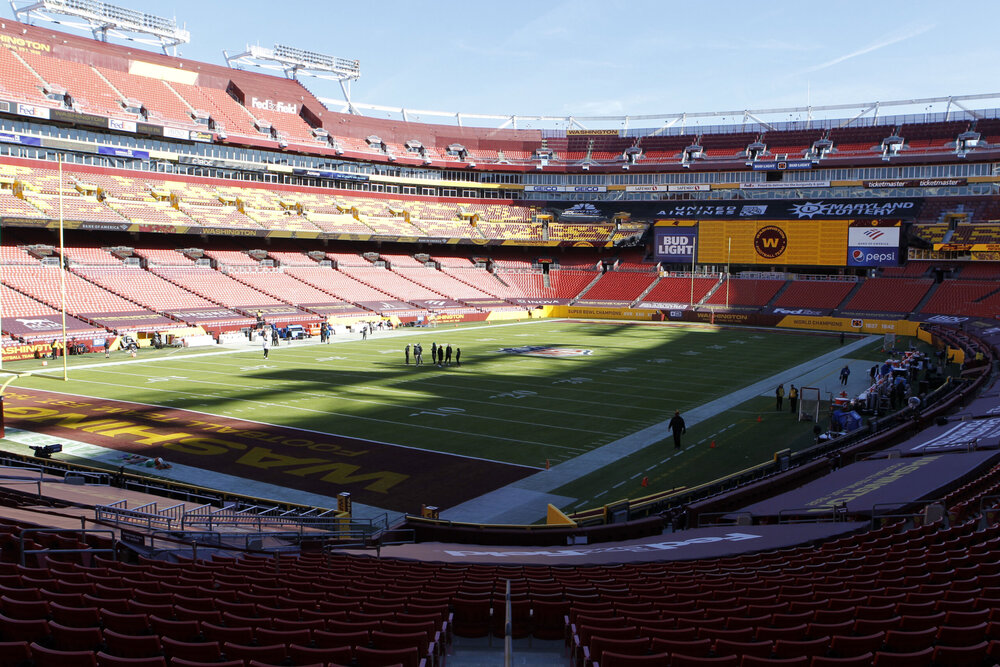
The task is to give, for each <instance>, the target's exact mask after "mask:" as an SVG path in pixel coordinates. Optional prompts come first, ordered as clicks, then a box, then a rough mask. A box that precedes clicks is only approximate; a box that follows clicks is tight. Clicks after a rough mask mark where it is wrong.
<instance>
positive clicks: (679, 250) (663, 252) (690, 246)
mask: <svg viewBox="0 0 1000 667" xmlns="http://www.w3.org/2000/svg"><path fill="white" fill-rule="evenodd" d="M654 240H655V244H656V246H655V250H654V251H653V254H654V257H655V259H656V261H658V262H670V263H678V262H684V263H690V262H691V259H692V258H693V255H694V250H695V245H696V243H697V240H698V227H697V226H687V225H685V226H680V225H678V226H662V227H661V226H660V225H659V224H657V225H656V227H655V229H654Z"/></svg>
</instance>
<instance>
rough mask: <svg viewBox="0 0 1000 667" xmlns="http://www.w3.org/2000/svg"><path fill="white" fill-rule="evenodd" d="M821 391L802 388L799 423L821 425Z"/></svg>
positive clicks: (800, 392)
mask: <svg viewBox="0 0 1000 667" xmlns="http://www.w3.org/2000/svg"><path fill="white" fill-rule="evenodd" d="M819 404H820V398H819V389H818V388H816V387H801V388H800V389H799V421H811V422H815V423H819Z"/></svg>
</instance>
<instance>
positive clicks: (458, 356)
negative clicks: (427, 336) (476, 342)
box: [403, 343, 462, 368]
mask: <svg viewBox="0 0 1000 667" xmlns="http://www.w3.org/2000/svg"><path fill="white" fill-rule="evenodd" d="M454 359H455V365H456V366H461V365H462V348H460V347H456V348H455V349H454ZM403 362H404V363H405V364H406V365H407V366H409V365H410V345H409V343H407V345H406V347H405V348H404V349H403ZM413 363H414V365H415V366H423V365H424V347H423V345H421V344H420V343H416V344H414V346H413ZM431 363H432V364H437V366H438V368H441V367H442V366H451V363H452V349H451V344H448V345H447V346H445V345H438V344H437V343H431Z"/></svg>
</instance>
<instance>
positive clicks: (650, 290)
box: [632, 276, 662, 305]
mask: <svg viewBox="0 0 1000 667" xmlns="http://www.w3.org/2000/svg"><path fill="white" fill-rule="evenodd" d="M660 280H662V277H661V276H656V280H654V281H653V284H652V285H650V286H649V287H647V288H646V289H644V290H643V291H642V294H640V295H639V296H638V297H636V300H635V301H634V302H633V304H632V305H635V304H637V303H642V300H643V299H645V298H646V295H647V294H649V293H650V292H652V291H653V288H654V287H656V286H657V284H659V282H660Z"/></svg>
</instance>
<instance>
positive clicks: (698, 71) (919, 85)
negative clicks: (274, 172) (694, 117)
mask: <svg viewBox="0 0 1000 667" xmlns="http://www.w3.org/2000/svg"><path fill="white" fill-rule="evenodd" d="M116 4H119V5H121V6H125V7H129V8H132V9H138V10H142V11H146V12H149V13H153V14H157V15H160V16H166V17H170V18H176V19H177V20H178V22H179V23H181V24H184V25H185V26H186V27H187V29H188V30H190V32H191V37H192V41H191V43H189V44H186V45H184V46H182V47H181V54H182V55H183V56H185V57H188V58H193V59H196V60H203V61H207V62H213V63H220V64H221V63H223V62H224V60H223V57H222V50H223V49H227V50H229V51H238V50H241V49H242V48H243V47H244V45H245V44H246V43H258V44H260V45H261V46H267V47H270V46H273V45H274V44H275V43H282V44H288V45H291V46H297V47H300V48H304V49H309V50H313V51H319V52H322V53H327V54H330V55H335V56H339V57H346V58H357V59H358V60H360V61H361V68H362V78H361V80H360V81H358V82H356V83H355V84H354V86H353V96H354V99H355V100H356V101H360V102H367V103H373V104H384V105H389V106H406V107H408V108H410V109H430V110H441V111H463V112H468V113H491V114H510V113H516V114H523V115H531V114H539V115H559V116H564V115H569V114H576V115H622V114H632V115H637V114H656V113H677V112H685V111H686V112H694V111H720V110H729V109H760V108H768V107H783V106H805V105H806V104H807V102H808V103H811V104H813V105H822V104H838V103H846V102H861V101H871V100H890V99H910V98H920V97H939V96H946V95H962V94H976V93H993V92H998V91H1000V77H998V76H997V75H996V71H997V70H996V67H997V63H1000V40H997V39H996V38H995V36H994V33H995V29H996V26H997V25H1000V2H996V0H993V1H988V0H987V1H978V0H972V1H969V2H963V3H943V2H940V1H938V2H925V1H921V0H917V1H913V0H911V1H908V2H897V1H895V0H867V1H865V2H855V1H851V2H827V3H818V2H798V3H793V2H787V1H786V2H782V3H774V2H718V1H711V0H700V1H699V0H696V1H694V2H685V3H679V2H668V1H665V0H661V1H659V2H657V1H654V0H630V1H624V0H603V1H600V2H598V1H596V0H572V1H567V2H544V1H542V2H539V1H535V2H531V1H527V0H506V1H505V2H503V3H487V2H478V1H476V0H466V1H453V0H440V1H437V2H413V1H410V2H404V1H395V0H393V1H384V2H378V1H371V2H340V1H334V0H322V1H319V2H305V1H302V0H283V1H282V2H258V1H257V0H244V1H242V2H231V1H228V0H200V1H197V2H196V1H195V0H156V1H151V0H120V1H119V2H117V3H116ZM2 13H3V15H4V16H8V17H9V16H12V11H11V9H10V6H9V5H8V4H7V3H4V5H3V11H2ZM305 82H306V84H307V86H308V87H309V88H310V89H311V90H313V92H315V93H316V94H317V95H319V96H328V97H335V98H339V97H340V92H339V87H338V86H336V84H333V83H326V82H318V81H315V80H309V79H306V80H305ZM979 106H982V104H980V105H979ZM924 108H925V107H921V108H919V109H916V108H915V109H909V110H908V111H922V110H924ZM931 110H938V109H931ZM940 110H943V108H942V109H940ZM426 120H431V119H430V118H429V117H428V118H426Z"/></svg>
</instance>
